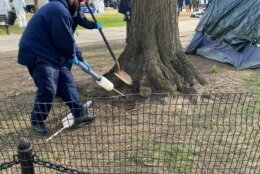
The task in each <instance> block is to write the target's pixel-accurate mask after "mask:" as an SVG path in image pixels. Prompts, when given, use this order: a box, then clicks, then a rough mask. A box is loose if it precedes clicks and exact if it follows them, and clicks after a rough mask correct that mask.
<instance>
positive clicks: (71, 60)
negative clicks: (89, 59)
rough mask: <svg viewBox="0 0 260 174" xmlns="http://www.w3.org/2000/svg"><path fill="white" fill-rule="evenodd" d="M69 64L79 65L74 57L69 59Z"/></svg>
mask: <svg viewBox="0 0 260 174" xmlns="http://www.w3.org/2000/svg"><path fill="white" fill-rule="evenodd" d="M70 63H72V64H73V65H77V64H79V60H78V58H77V56H74V57H73V58H72V59H70Z"/></svg>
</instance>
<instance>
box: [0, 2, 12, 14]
mask: <svg viewBox="0 0 260 174" xmlns="http://www.w3.org/2000/svg"><path fill="white" fill-rule="evenodd" d="M9 10H10V7H9V4H8V0H0V15H6V16H7V13H8V11H9Z"/></svg>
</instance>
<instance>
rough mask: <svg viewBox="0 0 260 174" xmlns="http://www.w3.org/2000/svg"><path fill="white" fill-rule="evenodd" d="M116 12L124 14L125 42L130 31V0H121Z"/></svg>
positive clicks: (127, 40)
mask: <svg viewBox="0 0 260 174" xmlns="http://www.w3.org/2000/svg"><path fill="white" fill-rule="evenodd" d="M118 12H119V13H122V14H124V21H126V43H128V42H129V37H130V33H131V31H130V29H131V28H130V25H131V0H121V1H120V4H119V8H118Z"/></svg>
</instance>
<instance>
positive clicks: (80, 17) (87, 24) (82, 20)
mask: <svg viewBox="0 0 260 174" xmlns="http://www.w3.org/2000/svg"><path fill="white" fill-rule="evenodd" d="M73 23H74V24H73V30H74V31H75V30H76V28H77V25H80V26H82V27H84V28H87V29H94V28H97V24H96V23H95V22H92V21H89V20H88V19H87V18H86V16H85V15H84V13H83V12H82V11H81V8H80V7H79V8H78V13H77V16H76V17H73Z"/></svg>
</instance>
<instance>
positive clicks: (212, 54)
mask: <svg viewBox="0 0 260 174" xmlns="http://www.w3.org/2000/svg"><path fill="white" fill-rule="evenodd" d="M259 9H260V0H228V1H226V0H213V2H212V3H211V4H210V6H209V7H208V9H207V11H206V13H205V15H204V16H203V17H202V19H201V21H200V23H199V24H198V26H197V28H196V34H195V35H194V37H193V39H192V41H191V42H190V44H189V45H188V47H187V48H186V53H190V54H198V55H201V56H203V57H206V58H209V59H213V60H217V61H220V62H224V63H229V64H232V65H233V66H235V67H236V68H238V69H245V68H256V67H260V47H257V44H259V43H260V10H259Z"/></svg>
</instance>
